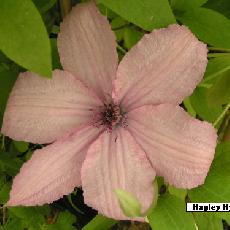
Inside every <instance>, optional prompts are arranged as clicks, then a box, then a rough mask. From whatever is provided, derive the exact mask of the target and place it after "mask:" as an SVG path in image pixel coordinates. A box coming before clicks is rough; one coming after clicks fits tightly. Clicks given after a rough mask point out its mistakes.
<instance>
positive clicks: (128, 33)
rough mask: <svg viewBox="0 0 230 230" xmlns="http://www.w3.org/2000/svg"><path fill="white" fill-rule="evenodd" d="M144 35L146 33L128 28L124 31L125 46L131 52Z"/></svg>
mask: <svg viewBox="0 0 230 230" xmlns="http://www.w3.org/2000/svg"><path fill="white" fill-rule="evenodd" d="M143 35H144V32H142V31H138V30H135V29H134V28H130V27H126V28H125V31H124V46H125V47H126V48H127V49H128V50H129V49H131V48H132V46H134V45H135V44H136V43H137V42H138V41H139V40H140V39H141V38H142V37H143Z"/></svg>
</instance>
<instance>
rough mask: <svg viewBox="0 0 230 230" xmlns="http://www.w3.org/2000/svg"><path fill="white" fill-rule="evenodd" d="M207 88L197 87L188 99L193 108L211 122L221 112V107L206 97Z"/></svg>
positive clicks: (201, 116)
mask: <svg viewBox="0 0 230 230" xmlns="http://www.w3.org/2000/svg"><path fill="white" fill-rule="evenodd" d="M208 92H209V89H207V88H204V87H197V88H196V89H195V91H194V92H193V94H192V95H191V96H190V101H191V105H192V107H193V109H194V110H195V111H196V113H197V114H198V115H199V117H200V118H202V119H203V120H206V121H209V122H213V121H215V120H216V118H217V117H218V116H219V115H220V114H221V112H222V107H221V106H220V105H219V106H217V105H215V106H214V105H213V104H212V101H210V100H209V98H208Z"/></svg>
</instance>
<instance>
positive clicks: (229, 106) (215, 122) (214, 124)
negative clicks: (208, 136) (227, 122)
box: [213, 103, 230, 128]
mask: <svg viewBox="0 0 230 230" xmlns="http://www.w3.org/2000/svg"><path fill="white" fill-rule="evenodd" d="M229 108H230V103H228V104H227V105H226V107H225V109H224V110H223V112H222V113H221V114H220V116H219V117H217V119H216V120H215V121H214V122H213V126H214V127H215V128H216V126H217V125H218V123H219V122H220V120H221V119H222V118H223V117H224V116H225V114H226V113H227V112H228V109H229Z"/></svg>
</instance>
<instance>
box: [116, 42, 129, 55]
mask: <svg viewBox="0 0 230 230" xmlns="http://www.w3.org/2000/svg"><path fill="white" fill-rule="evenodd" d="M117 49H118V50H120V51H121V52H122V53H123V54H126V52H127V51H126V50H125V49H124V48H123V47H122V46H120V45H118V44H117Z"/></svg>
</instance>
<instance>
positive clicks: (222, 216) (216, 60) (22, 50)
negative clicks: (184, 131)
mask: <svg viewBox="0 0 230 230" xmlns="http://www.w3.org/2000/svg"><path fill="white" fill-rule="evenodd" d="M60 2H66V3H70V2H71V5H76V4H78V3H79V2H81V1H80V0H72V1H70V0H60V1H58V0H0V126H1V123H2V117H3V113H4V109H5V105H6V102H7V98H8V96H9V93H10V91H11V89H12V87H13V85H14V82H15V80H16V78H17V75H18V73H19V72H20V71H25V70H30V71H33V72H36V73H38V74H40V75H41V76H42V77H48V78H50V77H51V72H52V69H55V68H61V65H60V61H59V56H58V52H57V46H56V38H57V33H58V31H59V25H60V22H61V20H62V15H61V13H60V12H62V10H63V9H62V7H61V6H62V4H60ZM82 2H83V1H82ZM97 4H98V7H99V8H100V10H101V12H102V13H103V14H105V15H106V16H107V18H108V19H109V21H110V23H111V27H112V29H113V30H114V32H115V34H116V39H117V44H118V45H117V51H118V54H119V57H120V59H121V58H122V57H123V56H124V54H125V53H126V52H127V51H128V50H129V49H130V48H131V47H132V46H133V45H134V44H136V43H137V42H138V41H139V40H140V39H141V37H142V36H143V35H144V34H145V33H148V32H149V31H152V30H153V29H156V28H162V27H166V26H168V25H169V24H172V23H176V22H177V23H180V24H184V25H186V26H188V27H189V28H190V29H191V30H192V31H193V33H194V34H195V35H196V36H197V37H198V38H199V39H200V40H201V41H203V42H205V43H207V44H208V47H209V54H208V57H209V62H208V66H207V70H206V73H205V76H204V79H203V81H202V82H201V83H200V84H199V85H198V86H197V88H196V90H195V91H194V92H193V94H192V95H191V96H190V97H189V98H186V99H185V100H184V102H183V104H182V106H183V107H184V108H185V109H186V110H187V111H188V112H189V113H190V114H191V115H192V116H193V117H197V118H198V119H201V120H206V121H209V122H211V123H213V125H214V126H215V128H216V129H217V131H218V135H219V139H218V142H219V143H218V146H217V149H216V155H215V159H214V161H213V164H212V166H211V170H210V172H209V174H208V176H207V179H206V181H205V184H204V185H202V186H199V187H198V188H194V189H192V190H189V191H187V190H182V189H177V188H174V187H172V186H168V185H167V184H165V183H164V181H163V179H162V178H158V179H157V182H158V188H159V198H158V203H157V205H156V206H155V207H154V208H152V209H151V210H150V211H149V214H148V220H149V224H145V225H143V224H142V225H140V224H139V225H135V224H133V223H124V222H119V223H118V222H117V221H115V220H111V219H108V218H105V217H103V216H101V215H97V213H96V211H94V210H91V209H90V208H88V207H87V206H86V205H85V204H84V202H83V197H82V192H81V190H80V189H77V190H75V191H74V192H73V193H72V194H70V195H69V196H66V197H64V198H63V199H61V200H59V201H57V202H54V203H53V204H51V205H44V206H43V207H15V208H6V207H5V206H4V204H5V203H6V202H7V200H8V196H9V191H10V188H11V184H12V178H13V177H14V176H15V175H16V174H17V172H18V171H19V169H20V167H21V165H22V164H23V162H25V161H27V160H28V159H29V158H30V156H31V154H33V151H34V150H35V149H37V148H40V147H41V146H39V145H33V144H31V143H25V142H17V141H14V140H11V139H9V138H6V137H4V136H3V135H1V134H0V135H1V136H0V204H1V210H0V222H1V226H0V230H23V229H29V230H40V229H41V230H62V229H64V230H72V229H84V230H104V229H105V230H106V229H111V228H112V229H151V227H152V228H153V229H154V230H158V229H160V230H164V229H169V230H171V229H172V230H174V229H188V230H190V229H191V230H192V229H196V227H198V229H200V230H206V229H207V230H209V229H213V230H220V229H228V223H229V224H230V214H229V213H193V214H191V213H186V212H185V202H186V201H192V202H230V123H229V119H230V113H229V108H230V1H229V0H98V1H97ZM102 36H103V35H102Z"/></svg>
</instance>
